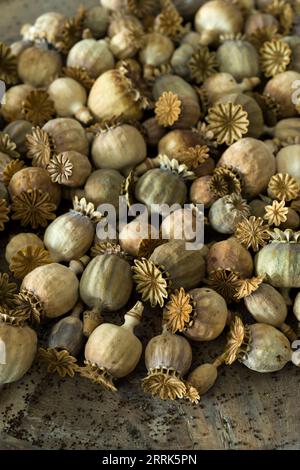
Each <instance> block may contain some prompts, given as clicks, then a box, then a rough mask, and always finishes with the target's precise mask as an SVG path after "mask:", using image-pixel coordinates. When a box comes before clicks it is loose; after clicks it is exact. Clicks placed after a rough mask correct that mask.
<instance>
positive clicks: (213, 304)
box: [164, 287, 229, 341]
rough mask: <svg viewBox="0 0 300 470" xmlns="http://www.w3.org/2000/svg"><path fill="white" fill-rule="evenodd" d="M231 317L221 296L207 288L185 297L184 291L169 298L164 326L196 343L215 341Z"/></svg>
mask: <svg viewBox="0 0 300 470" xmlns="http://www.w3.org/2000/svg"><path fill="white" fill-rule="evenodd" d="M228 317H229V314H228V310H227V305H226V302H225V300H224V299H223V297H222V296H221V295H219V294H218V293H217V292H215V291H214V290H212V289H209V288H207V287H201V288H197V289H193V290H191V291H189V292H188V293H186V292H185V291H184V289H183V288H182V287H181V288H180V289H179V290H176V291H175V292H174V293H172V294H171V295H170V300H169V302H168V303H167V304H166V306H165V309H164V322H165V323H166V325H167V327H168V329H169V330H170V331H171V332H172V333H176V332H177V331H179V332H183V333H184V335H185V336H186V337H187V338H189V339H191V340H193V341H212V340H213V339H215V338H217V337H218V336H219V335H220V334H221V333H222V331H223V330H224V328H225V325H226V322H227V320H228Z"/></svg>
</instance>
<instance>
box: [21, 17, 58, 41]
mask: <svg viewBox="0 0 300 470" xmlns="http://www.w3.org/2000/svg"><path fill="white" fill-rule="evenodd" d="M66 19H67V18H66V17H65V16H64V15H62V14H61V13H58V12H53V11H51V12H47V13H44V14H43V15H41V16H39V17H38V18H37V19H36V20H35V22H34V24H33V25H29V24H27V25H24V26H23V27H22V29H21V34H22V36H23V39H24V40H25V41H35V40H36V39H47V41H48V42H49V43H52V44H55V43H56V41H57V39H58V36H59V34H60V33H61V30H62V28H63V26H64V24H65V21H66Z"/></svg>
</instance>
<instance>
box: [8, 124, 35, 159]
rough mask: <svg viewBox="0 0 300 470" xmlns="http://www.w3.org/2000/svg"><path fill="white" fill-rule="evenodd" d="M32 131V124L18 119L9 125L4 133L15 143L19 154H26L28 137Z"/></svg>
mask: <svg viewBox="0 0 300 470" xmlns="http://www.w3.org/2000/svg"><path fill="white" fill-rule="evenodd" d="M31 130H32V124H31V123H30V122H28V121H24V120H23V119H18V120H16V121H13V122H11V123H10V124H8V125H7V126H6V127H5V128H4V129H3V132H5V133H6V134H8V135H9V136H10V138H11V140H13V142H15V144H16V149H17V151H18V152H20V153H25V152H26V150H27V147H26V135H27V134H29V133H30V132H31Z"/></svg>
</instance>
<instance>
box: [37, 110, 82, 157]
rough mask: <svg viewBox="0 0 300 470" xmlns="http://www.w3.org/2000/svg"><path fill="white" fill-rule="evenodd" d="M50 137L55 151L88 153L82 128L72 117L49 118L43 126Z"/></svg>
mask: <svg viewBox="0 0 300 470" xmlns="http://www.w3.org/2000/svg"><path fill="white" fill-rule="evenodd" d="M43 130H44V131H46V132H47V133H48V134H49V135H50V136H51V138H52V140H53V142H54V145H55V150H56V153H62V152H68V151H69V150H73V151H75V152H79V153H82V154H83V155H88V153H89V143H88V139H87V136H86V133H85V130H84V128H83V127H82V126H81V124H80V123H79V122H78V121H76V120H75V119H72V118H56V119H51V120H50V121H48V122H47V124H45V125H44V126H43Z"/></svg>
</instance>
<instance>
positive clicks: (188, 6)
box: [173, 0, 205, 19]
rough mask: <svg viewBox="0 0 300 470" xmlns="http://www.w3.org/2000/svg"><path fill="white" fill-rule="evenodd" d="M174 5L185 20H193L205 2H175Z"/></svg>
mask: <svg viewBox="0 0 300 470" xmlns="http://www.w3.org/2000/svg"><path fill="white" fill-rule="evenodd" d="M173 3H174V5H175V7H176V8H177V10H178V11H179V13H180V14H181V15H182V16H183V17H184V18H188V19H189V18H191V17H192V16H193V15H194V14H195V13H196V11H197V10H198V9H199V8H200V6H202V5H203V4H204V3H205V0H183V1H182V0H174V2H173Z"/></svg>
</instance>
